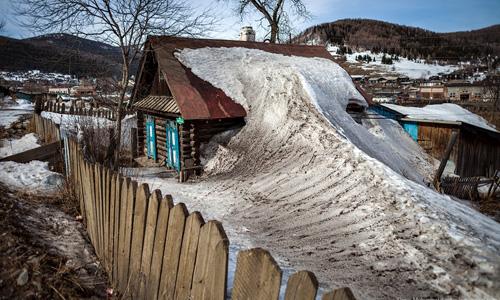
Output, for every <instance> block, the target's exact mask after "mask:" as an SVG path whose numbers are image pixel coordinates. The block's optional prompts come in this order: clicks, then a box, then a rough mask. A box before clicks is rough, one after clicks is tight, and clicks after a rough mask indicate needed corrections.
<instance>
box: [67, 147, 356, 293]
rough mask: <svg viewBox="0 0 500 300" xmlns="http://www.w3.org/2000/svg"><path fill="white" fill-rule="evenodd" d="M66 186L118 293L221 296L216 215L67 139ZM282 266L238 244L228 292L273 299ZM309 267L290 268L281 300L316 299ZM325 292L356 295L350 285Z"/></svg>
mask: <svg viewBox="0 0 500 300" xmlns="http://www.w3.org/2000/svg"><path fill="white" fill-rule="evenodd" d="M65 145H66V148H67V149H66V151H67V153H66V157H67V158H68V160H69V161H68V162H67V166H68V167H67V168H68V169H69V170H67V171H68V174H69V177H70V179H71V180H70V182H71V186H72V188H73V189H74V191H75V194H76V197H77V199H78V201H79V202H80V207H81V212H82V216H84V220H85V221H84V222H85V225H86V228H87V232H88V234H89V237H90V240H91V242H92V244H93V245H94V248H95V252H96V254H97V256H98V257H99V259H100V261H101V262H102V264H103V266H104V268H105V270H106V272H107V274H108V277H109V281H110V284H111V285H112V286H113V287H114V288H115V289H116V290H117V291H119V293H120V298H123V299H179V300H185V299H186V300H187V299H201V300H203V299H221V300H225V299H226V296H227V295H226V294H227V282H228V255H229V240H228V238H227V236H226V233H225V231H224V228H223V226H222V224H221V223H220V222H219V221H208V222H205V221H204V220H203V217H202V216H201V214H200V213H199V212H193V213H189V212H188V210H187V209H186V206H185V205H184V204H183V203H179V204H177V205H175V206H174V205H173V201H172V197H171V196H170V195H164V196H162V195H161V192H160V191H159V190H155V191H152V192H150V191H149V187H148V185H147V184H141V185H138V183H137V182H135V181H132V180H130V179H129V178H125V177H124V176H123V175H122V174H120V173H115V172H113V171H111V170H109V169H107V168H104V167H102V166H100V165H95V164H92V163H89V162H88V161H86V160H85V159H84V157H83V155H82V149H81V148H80V146H79V144H78V143H77V142H76V141H74V140H71V139H68V140H67V141H65ZM281 274H282V271H281V269H280V267H279V266H278V264H277V263H276V262H275V261H274V259H273V258H272V256H271V255H270V253H269V252H268V251H266V250H263V249H260V248H257V249H250V250H244V251H240V252H239V253H238V261H237V265H236V274H235V280H234V285H233V288H232V294H231V299H235V300H236V299H278V296H279V292H280V285H281ZM317 289H318V281H317V280H316V277H315V276H314V274H313V273H311V272H307V271H300V272H298V273H296V274H294V275H292V276H291V277H290V279H289V281H288V285H287V288H286V291H285V300H292V299H315V297H316V293H317ZM322 299H324V300H327V299H354V296H353V294H352V292H351V291H350V290H349V288H342V289H339V290H335V291H332V292H330V293H327V294H325V295H324V296H323V298H322Z"/></svg>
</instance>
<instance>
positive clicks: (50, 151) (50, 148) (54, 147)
mask: <svg viewBox="0 0 500 300" xmlns="http://www.w3.org/2000/svg"><path fill="white" fill-rule="evenodd" d="M63 148H64V143H63V141H56V142H53V143H50V144H47V145H43V146H40V147H37V148H34V149H31V150H28V151H24V152H21V153H17V154H14V155H11V156H7V157H3V158H1V159H0V161H14V162H18V163H27V162H30V161H32V160H40V161H49V162H51V163H52V164H54V163H57V162H61V161H62V156H61V155H62V149H63Z"/></svg>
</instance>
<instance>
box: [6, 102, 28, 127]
mask: <svg viewBox="0 0 500 300" xmlns="http://www.w3.org/2000/svg"><path fill="white" fill-rule="evenodd" d="M32 113H33V104H31V103H29V102H28V101H26V100H24V99H18V100H16V101H14V100H12V99H11V98H10V97H8V96H7V97H4V98H3V99H0V127H1V126H3V127H6V128H8V127H10V124H11V123H12V122H14V121H17V119H19V116H21V115H24V114H32Z"/></svg>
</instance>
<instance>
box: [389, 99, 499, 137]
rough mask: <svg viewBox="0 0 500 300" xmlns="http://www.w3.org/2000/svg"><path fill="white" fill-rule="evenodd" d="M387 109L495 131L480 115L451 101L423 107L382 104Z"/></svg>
mask: <svg viewBox="0 0 500 300" xmlns="http://www.w3.org/2000/svg"><path fill="white" fill-rule="evenodd" d="M382 106H385V107H387V108H389V109H392V110H394V111H397V112H399V113H402V114H404V115H407V117H408V118H412V119H424V120H437V121H452V122H464V123H468V124H471V125H475V126H477V127H481V128H484V129H487V130H491V131H496V130H495V129H494V128H492V127H490V126H488V122H487V121H486V120H485V119H483V118H482V117H481V116H478V115H476V114H474V113H471V112H470V111H468V110H466V109H464V108H462V107H461V106H459V105H456V104H452V103H443V104H434V105H427V106H425V107H407V106H400V105H395V104H382Z"/></svg>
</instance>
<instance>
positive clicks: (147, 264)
mask: <svg viewBox="0 0 500 300" xmlns="http://www.w3.org/2000/svg"><path fill="white" fill-rule="evenodd" d="M148 201H149V204H148V211H147V215H146V226H145V229H144V230H145V232H144V246H143V247H142V249H143V250H142V258H141V269H140V272H139V276H138V281H139V282H138V285H137V287H138V289H137V293H136V297H135V298H137V299H147V298H146V292H147V291H146V288H147V281H148V276H149V273H150V271H151V259H152V257H153V247H154V239H155V231H156V224H157V222H158V210H159V208H160V201H161V192H160V191H159V190H154V191H153V193H151V196H149V199H148Z"/></svg>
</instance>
